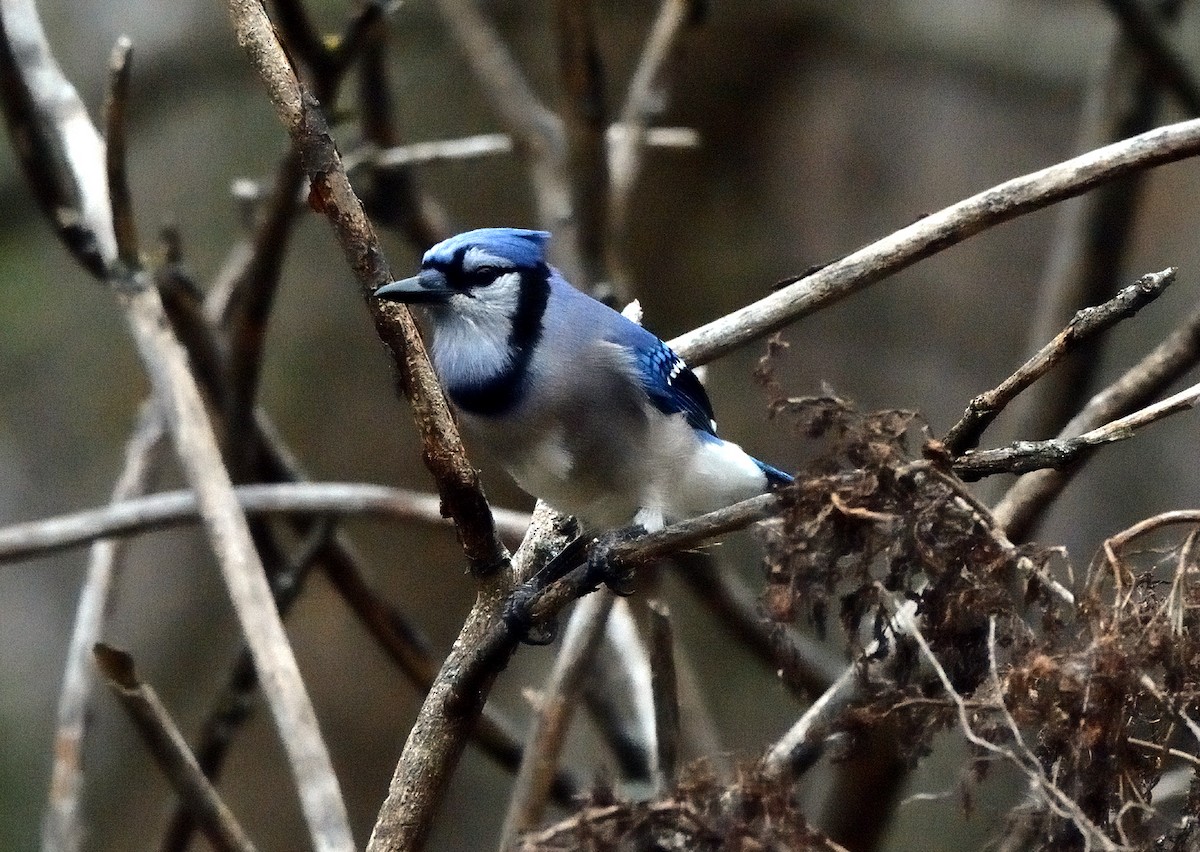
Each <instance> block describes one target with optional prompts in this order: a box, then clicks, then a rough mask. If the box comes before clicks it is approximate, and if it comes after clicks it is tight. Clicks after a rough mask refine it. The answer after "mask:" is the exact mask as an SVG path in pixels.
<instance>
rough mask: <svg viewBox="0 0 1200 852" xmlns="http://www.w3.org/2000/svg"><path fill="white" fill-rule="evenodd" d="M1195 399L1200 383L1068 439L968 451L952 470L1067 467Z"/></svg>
mask: <svg viewBox="0 0 1200 852" xmlns="http://www.w3.org/2000/svg"><path fill="white" fill-rule="evenodd" d="M1197 402H1200V384H1196V385H1192V386H1191V387H1190V388H1186V389H1184V390H1181V391H1180V392H1179V393H1177V394H1173V395H1172V396H1169V397H1167V398H1166V399H1164V400H1162V401H1160V402H1156V403H1154V404H1153V405H1148V406H1146V407H1145V408H1143V409H1141V410H1140V411H1135V412H1133V413H1132V414H1127V415H1125V416H1124V417H1121V418H1118V419H1116V420H1113V421H1112V422H1110V423H1106V424H1104V425H1103V426H1099V427H1097V428H1095V429H1091V430H1089V431H1087V432H1084V433H1083V434H1081V435H1076V436H1075V437H1072V438H1055V439H1054V440H1051V441H1018V442H1016V443H1014V444H1012V445H1010V446H1008V447H1001V448H998V449H994V450H972V451H970V452H967V453H964V454H963V455H961V456H959V457H958V458H956V459H955V460H954V471H955V473H957V474H958V475H959V476H961V477H962V478H963V479H964V480H967V481H970V480H972V479H979V478H980V477H984V476H992V475H994V474H997V473H1027V472H1028V471H1031V470H1039V469H1041V468H1044V467H1052V468H1062V467H1067V466H1069V465H1071V464H1073V463H1075V462H1076V461H1078V460H1079V459H1080V458H1082V457H1083V456H1084V454H1086V453H1087V452H1088V451H1089V450H1091V449H1092V448H1094V447H1098V446H1100V445H1101V444H1111V443H1113V442H1115V441H1124V440H1125V439H1127V438H1132V437H1133V436H1134V433H1135V432H1136V431H1137V430H1138V429H1141V428H1142V427H1144V426H1148V425H1150V424H1151V423H1155V422H1157V421H1159V420H1162V419H1163V418H1164V417H1168V416H1170V415H1172V414H1177V413H1179V412H1181V411H1188V410H1190V409H1191V408H1193V407H1194V406H1195V405H1196V403H1197Z"/></svg>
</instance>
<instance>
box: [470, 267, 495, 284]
mask: <svg viewBox="0 0 1200 852" xmlns="http://www.w3.org/2000/svg"><path fill="white" fill-rule="evenodd" d="M467 274H468V276H469V277H470V279H471V284H472V285H473V286H475V287H486V286H487V285H489V284H491V283H492V282H494V281H495V280H496V279H497V278H499V277H500V276H501V275H502V274H504V270H503V269H501V268H500V267H498V266H477V267H475V268H474V269H472V270H471V271H470V272H469V273H467Z"/></svg>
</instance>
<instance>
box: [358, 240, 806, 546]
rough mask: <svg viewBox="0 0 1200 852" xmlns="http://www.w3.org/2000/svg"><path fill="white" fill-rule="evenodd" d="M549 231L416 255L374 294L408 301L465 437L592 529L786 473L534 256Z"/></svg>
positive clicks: (700, 505) (640, 335)
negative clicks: (417, 267) (730, 433)
mask: <svg viewBox="0 0 1200 852" xmlns="http://www.w3.org/2000/svg"><path fill="white" fill-rule="evenodd" d="M549 238H550V234H548V233H546V232H545V231H526V230H519V229H516V228H481V229H479V230H475V231H467V232H466V233H462V234H458V235H457V236H453V237H450V238H449V239H447V240H444V241H442V242H440V243H438V244H437V245H435V246H434V247H433V248H431V249H429V251H427V252H426V253H425V257H424V259H423V260H422V262H421V272H420V274H418V275H416V276H414V277H412V278H406V279H404V280H403V281H394V282H392V283H390V284H385V285H384V286H382V287H380V288H379V289H378V290H376V291H375V298H377V299H388V300H391V301H396V302H403V303H405V304H409V305H416V306H417V307H419V308H420V309H422V310H423V311H424V313H425V316H426V318H427V319H428V322H429V327H430V329H431V331H432V333H433V340H432V345H431V348H430V356H431V358H432V361H433V367H434V370H435V371H436V372H437V375H438V379H439V380H440V381H441V383H442V386H443V387H444V388H445V391H446V394H447V395H448V396H449V398H450V400H451V402H452V403H453V404H454V406H455V407H456V409H457V410H458V414H459V419H460V422H461V423H462V425H463V427H464V431H465V432H466V433H467V436H468V438H469V439H474V440H475V441H476V442H478V443H479V444H480V445H481V446H482V447H483V448H484V450H485V451H487V452H488V453H489V454H490V455H491V456H493V457H494V458H495V459H497V460H498V461H499V462H501V463H502V464H503V465H504V466H505V468H506V469H507V470H508V472H509V474H511V475H512V477H513V479H515V480H516V482H517V484H518V485H519V486H521V488H522V489H524V490H525V491H527V492H529V493H530V494H532V495H534V496H535V497H539V498H541V499H543V500H545V501H546V502H547V503H549V504H550V505H551V506H553V507H554V508H556V509H558V510H560V511H562V512H566V513H568V514H572V515H575V516H576V517H577V518H579V520H580V521H582V522H583V524H584V525H585V526H587V527H589V528H591V529H594V530H613V529H616V528H618V527H623V526H625V525H628V524H630V523H631V522H632V523H634V524H640V525H641V526H643V527H645V528H646V529H648V530H654V529H658V528H661V527H662V526H663V525H664V524H665V523H667V522H669V521H674V520H680V519H683V518H688V517H692V516H694V515H698V514H702V513H704V512H709V511H712V510H715V509H719V508H721V507H723V506H727V505H729V504H731V503H735V502H737V501H739V500H743V499H746V498H748V497H753V496H755V495H758V494H761V493H764V492H765V491H767V490H768V489H769V488H770V487H772V486H774V485H782V484H786V483H789V482H791V481H792V480H791V477H790V476H788V475H787V474H786V473H783V472H782V471H780V470H777V469H775V468H773V467H771V466H770V465H768V464H766V463H764V462H761V461H759V460H758V459H756V458H753V457H752V456H750V455H748V454H747V453H746V452H745V451H744V450H742V448H741V447H739V446H738V445H737V444H732V443H730V442H728V441H723V440H721V439H720V438H718V437H717V431H716V423H715V422H714V421H713V412H712V405H711V404H710V403H709V401H708V395H707V394H706V393H705V392H704V388H703V386H702V385H701V384H700V381H699V379H697V378H696V375H695V374H694V373H693V372H692V371H691V370H690V369H689V368H688V366H687V364H685V363H684V362H683V359H682V358H680V357H679V356H678V355H676V354H675V353H674V352H673V351H671V348H670V347H669V346H667V344H665V343H663V341H661V340H659V339H658V338H657V337H655V336H654V335H653V334H651V333H650V332H649V331H646V330H645V329H644V328H642V327H641V326H640V325H638V324H637V323H635V322H633V321H632V320H629V319H627V318H626V317H624V316H622V315H621V314H619V313H617V312H616V311H614V310H612V309H611V308H609V307H608V306H606V305H604V304H601V303H600V302H598V301H596V300H595V299H593V298H591V297H590V296H586V295H584V294H583V293H581V292H580V291H578V290H576V289H575V288H574V287H572V286H571V285H570V284H569V283H567V281H566V279H564V278H563V277H562V275H561V274H559V272H558V270H556V269H554V268H552V267H551V266H549V265H548V264H547V263H546V260H545V256H544V252H545V247H546V242H547V240H549Z"/></svg>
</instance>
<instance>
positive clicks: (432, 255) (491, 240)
mask: <svg viewBox="0 0 1200 852" xmlns="http://www.w3.org/2000/svg"><path fill="white" fill-rule="evenodd" d="M549 240H550V233H549V232H548V231H527V230H525V229H523V228H477V229H475V230H474V231H464V232H463V233H461V234H455V235H454V236H453V237H450V238H448V239H445V240H442V241H441V242H440V243H438V244H437V245H435V246H434V247H433V248H431V249H430V250H429V251H427V252H425V257H424V261H425V263H431V264H435V265H443V266H444V265H449V264H452V263H454V260H455V255H457V254H459V253H460V252H463V251H466V250H467V249H468V248H471V247H472V246H477V247H479V248H481V249H483V250H484V251H486V252H488V253H489V254H494V255H498V256H500V257H506V258H508V259H509V260H511V261H512V262H513V263H515V264H516V265H517V266H519V267H527V268H532V267H535V266H537V265H538V264H539V263H543V262H545V250H546V243H547V242H548V241H549Z"/></svg>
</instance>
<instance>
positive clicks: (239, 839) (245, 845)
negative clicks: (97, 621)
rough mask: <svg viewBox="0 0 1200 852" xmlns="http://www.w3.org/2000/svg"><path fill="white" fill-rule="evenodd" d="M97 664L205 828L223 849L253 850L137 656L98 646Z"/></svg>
mask: <svg viewBox="0 0 1200 852" xmlns="http://www.w3.org/2000/svg"><path fill="white" fill-rule="evenodd" d="M95 655H96V665H97V667H99V669H100V670H101V671H102V672H103V673H104V677H105V679H106V680H107V681H108V686H109V688H110V689H111V690H112V693H113V695H114V696H116V698H117V700H118V701H120V702H121V706H122V707H123V708H124V709H125V712H126V713H127V714H128V715H129V719H130V721H131V722H133V724H134V727H136V728H137V729H138V733H140V734H141V735H142V739H143V740H144V741H145V743H146V748H147V749H148V750H149V751H150V755H151V756H152V757H153V758H154V761H155V762H156V763H157V764H158V766H159V768H160V769H162V771H163V774H164V775H166V776H167V778H168V780H170V782H171V785H172V786H173V787H174V788H175V789H176V791H177V792H178V793H179V797H180V799H181V800H182V801H184V802H185V803H186V804H187V807H188V809H189V810H190V811H191V813H192V814H193V815H194V816H195V817H196V819H197V821H198V822H199V824H200V828H201V830H202V831H203V832H204V834H205V836H206V837H207V838H208V840H209V842H210V843H212V845H213V848H215V849H217V850H218V852H254V844H253V843H251V842H250V838H249V837H247V836H246V833H245V831H244V830H243V829H242V827H241V825H240V824H239V823H238V821H237V818H236V817H235V816H234V815H233V812H232V811H230V810H229V808H228V806H227V805H226V804H225V803H224V802H223V801H222V800H221V797H220V795H219V794H218V793H217V791H216V789H215V788H214V787H213V786H212V784H210V783H209V780H208V779H207V778H205V777H204V773H203V772H202V771H201V770H200V765H199V764H198V763H197V762H196V757H195V755H193V754H192V752H191V750H190V749H188V746H187V742H186V741H185V740H184V738H183V734H181V733H180V732H179V728H178V726H176V724H175V722H174V720H173V719H171V716H170V714H169V713H168V712H167V708H166V707H164V706H163V704H162V701H161V700H159V697H158V694H157V693H156V692H155V691H154V690H153V689H152V688H151V687H150V685H149V684H146V683H143V682H142V681H141V680H140V679H139V678H138V676H137V672H136V670H135V669H134V666H133V659H132V658H131V657H130V656H129V655H128V654H126V653H124V652H122V651H118V650H117V649H115V648H111V647H109V646H108V645H103V644H97V645H96V647H95Z"/></svg>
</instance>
